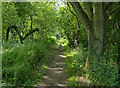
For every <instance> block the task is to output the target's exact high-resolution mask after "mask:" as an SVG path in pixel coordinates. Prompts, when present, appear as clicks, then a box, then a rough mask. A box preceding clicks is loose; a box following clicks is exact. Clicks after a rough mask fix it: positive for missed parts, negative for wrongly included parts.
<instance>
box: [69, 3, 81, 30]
mask: <svg viewBox="0 0 120 88" xmlns="http://www.w3.org/2000/svg"><path fill="white" fill-rule="evenodd" d="M67 5H68V7H69V9H68V11H70V12H71V13H72V14H73V15H74V16H75V17H76V19H77V22H78V28H80V23H79V19H78V16H77V15H76V14H75V13H74V12H73V11H72V10H71V9H70V5H69V3H67Z"/></svg>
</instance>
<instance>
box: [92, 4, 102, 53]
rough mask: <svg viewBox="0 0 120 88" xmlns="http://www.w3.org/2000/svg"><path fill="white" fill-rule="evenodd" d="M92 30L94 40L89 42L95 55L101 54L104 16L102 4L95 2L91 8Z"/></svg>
mask: <svg viewBox="0 0 120 88" xmlns="http://www.w3.org/2000/svg"><path fill="white" fill-rule="evenodd" d="M93 29H94V33H95V40H94V42H93V40H92V42H91V44H92V45H93V46H94V47H93V49H95V50H96V54H97V55H102V54H103V39H104V15H103V6H102V2H95V3H94V7H93Z"/></svg>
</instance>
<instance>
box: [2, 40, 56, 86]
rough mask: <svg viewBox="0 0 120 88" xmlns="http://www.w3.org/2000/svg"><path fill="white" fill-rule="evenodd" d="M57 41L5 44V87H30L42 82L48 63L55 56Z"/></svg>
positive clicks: (3, 67)
mask: <svg viewBox="0 0 120 88" xmlns="http://www.w3.org/2000/svg"><path fill="white" fill-rule="evenodd" d="M54 45H55V41H54V39H52V38H49V39H46V40H39V39H36V40H31V41H26V42H25V43H24V44H21V43H16V44H13V43H9V42H7V43H5V44H3V53H2V74H3V75H2V78H3V86H10V85H11V86H28V85H29V86H30V85H36V84H38V82H40V81H41V79H42V75H43V74H44V69H45V67H46V65H47V63H48V62H49V61H50V60H51V59H52V58H53V56H54V53H55V52H54V48H53V47H54Z"/></svg>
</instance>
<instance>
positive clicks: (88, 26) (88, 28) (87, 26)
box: [69, 2, 92, 32]
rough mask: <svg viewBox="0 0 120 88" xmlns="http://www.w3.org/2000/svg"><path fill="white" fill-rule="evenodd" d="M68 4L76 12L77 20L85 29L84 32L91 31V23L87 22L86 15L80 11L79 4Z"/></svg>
mask: <svg viewBox="0 0 120 88" xmlns="http://www.w3.org/2000/svg"><path fill="white" fill-rule="evenodd" d="M69 3H70V4H71V5H72V7H73V9H74V11H75V12H76V14H77V16H78V18H79V20H80V21H81V22H82V24H83V26H84V27H85V30H86V32H88V31H92V28H91V21H90V20H89V18H88V16H87V14H86V13H85V12H84V10H83V9H82V7H81V5H80V4H79V2H69Z"/></svg>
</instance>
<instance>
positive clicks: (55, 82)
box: [39, 49, 67, 86]
mask: <svg viewBox="0 0 120 88" xmlns="http://www.w3.org/2000/svg"><path fill="white" fill-rule="evenodd" d="M45 73H46V75H44V76H43V80H42V82H41V83H40V84H39V86H66V80H67V76H66V71H65V56H64V52H63V51H61V50H60V49H56V50H55V57H54V59H53V61H52V62H51V63H50V64H48V66H47V70H46V71H45Z"/></svg>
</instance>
